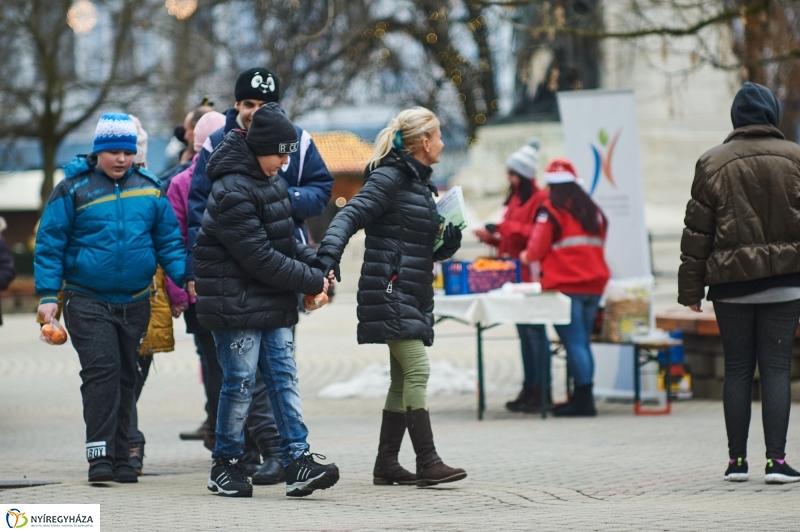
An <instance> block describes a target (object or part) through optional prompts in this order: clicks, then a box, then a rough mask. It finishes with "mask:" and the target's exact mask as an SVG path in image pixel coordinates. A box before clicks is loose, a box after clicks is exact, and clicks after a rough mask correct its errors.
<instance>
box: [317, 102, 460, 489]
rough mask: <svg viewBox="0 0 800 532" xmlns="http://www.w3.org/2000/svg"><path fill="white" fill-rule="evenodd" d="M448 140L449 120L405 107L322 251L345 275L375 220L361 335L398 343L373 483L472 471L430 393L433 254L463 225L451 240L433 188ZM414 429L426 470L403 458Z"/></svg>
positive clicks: (439, 256)
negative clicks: (444, 451) (460, 465)
mask: <svg viewBox="0 0 800 532" xmlns="http://www.w3.org/2000/svg"><path fill="white" fill-rule="evenodd" d="M443 148H444V143H443V142H442V133H441V130H440V128H439V120H438V118H436V115H435V114H433V113H432V112H431V111H429V110H428V109H424V108H422V107H414V108H412V109H407V110H405V111H403V112H401V113H400V114H399V115H398V116H397V118H394V119H393V120H392V121H391V122H390V123H389V125H388V126H387V127H386V128H384V129H383V130H382V131H381V132H380V134H379V135H378V138H377V140H376V141H375V151H374V153H373V156H372V159H371V160H370V162H369V164H368V165H367V168H366V170H365V181H364V186H363V187H362V188H361V190H360V191H359V192H358V194H356V195H355V197H353V199H352V200H351V201H350V202H348V204H347V205H346V206H345V207H344V208H343V209H342V210H341V211H340V212H339V213H338V214H337V215H336V217H335V218H334V219H333V221H332V222H331V225H330V227H329V228H328V231H327V233H326V235H325V237H324V238H323V240H322V244H321V245H320V248H319V250H318V251H317V264H318V267H319V268H320V269H322V271H323V272H326V273H328V272H331V271H332V272H334V273H335V275H336V277H337V279H339V278H340V275H339V261H340V260H341V257H342V253H343V252H344V248H345V246H347V243H348V241H349V240H350V238H351V237H352V236H353V235H354V234H355V233H356V232H357V231H358V230H359V229H362V228H363V229H365V232H366V235H367V238H366V249H365V252H364V265H363V267H362V269H361V278H360V279H359V282H358V318H359V324H358V343H360V344H367V343H373V344H375V343H377V344H383V343H385V344H387V345H388V346H389V353H390V364H391V384H390V386H389V393H388V395H387V397H386V403H385V406H384V410H383V423H382V425H381V433H380V443H379V446H378V457H377V459H376V461H375V469H374V471H373V483H374V484H378V485H386V484H389V485H391V484H407V485H414V484H416V485H418V486H429V485H434V484H440V483H444V482H454V481H457V480H461V479H463V478H465V477H466V476H467V473H466V472H465V471H464V470H463V469H456V468H452V467H449V466H447V465H445V464H444V462H443V461H442V459H441V458H440V457H439V455H438V454H437V452H436V447H435V445H434V442H433V432H432V431H431V423H430V417H429V413H428V409H427V404H426V399H425V393H426V388H427V384H428V376H429V374H430V364H429V361H428V356H427V354H426V351H425V347H426V346H430V345H432V344H433V322H434V320H433V284H432V283H433V262H434V261H441V260H446V259H449V258H450V257H452V256H453V254H455V252H456V251H457V250H458V249H459V247H461V230H460V229H459V228H458V227H457V226H456V225H453V224H448V225H447V226H446V227H445V229H444V232H443V235H442V236H443V243H442V244H441V245H440V246H439V247H438V248H437V249H436V251H434V245H435V244H436V239H437V233H439V232H440V219H439V213H438V212H437V210H436V203H435V202H434V200H433V198H432V197H431V194H432V193H434V194H435V193H436V188H435V187H434V186H433V185H432V184H431V182H430V177H431V173H432V172H433V170H432V168H431V165H432V164H435V163H437V162H439V155H440V154H441V152H442V149H443ZM406 428H408V432H409V435H410V436H411V443H412V444H413V446H414V452H415V453H416V455H417V470H416V475H415V474H413V473H410V472H409V471H407V470H405V469H404V468H403V467H402V466H401V465H400V464H399V462H398V460H397V455H398V452H399V450H400V443H401V442H402V441H403V435H404V434H405V431H406Z"/></svg>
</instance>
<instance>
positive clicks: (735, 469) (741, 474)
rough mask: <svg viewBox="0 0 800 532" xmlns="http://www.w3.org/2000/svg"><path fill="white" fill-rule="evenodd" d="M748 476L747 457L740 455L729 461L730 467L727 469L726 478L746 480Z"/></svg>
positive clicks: (738, 480)
mask: <svg viewBox="0 0 800 532" xmlns="http://www.w3.org/2000/svg"><path fill="white" fill-rule="evenodd" d="M747 478H748V473H747V458H742V457H741V456H740V457H739V458H737V459H735V460H730V461H729V462H728V469H727V470H726V471H725V480H728V481H730V482H746V481H747Z"/></svg>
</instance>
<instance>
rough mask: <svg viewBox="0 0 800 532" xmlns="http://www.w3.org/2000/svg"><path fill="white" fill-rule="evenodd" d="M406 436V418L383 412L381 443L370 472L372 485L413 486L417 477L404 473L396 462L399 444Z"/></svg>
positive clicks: (407, 472) (398, 413)
mask: <svg viewBox="0 0 800 532" xmlns="http://www.w3.org/2000/svg"><path fill="white" fill-rule="evenodd" d="M405 434H406V418H405V416H404V415H403V414H402V413H400V412H390V411H388V410H384V411H383V422H382V423H381V441H380V443H379V444H378V457H377V458H375V468H374V469H373V470H372V483H373V484H376V485H379V486H387V485H388V486H391V485H392V484H400V485H405V486H413V485H414V484H416V483H417V475H415V474H413V473H411V472H410V471H406V470H405V469H404V468H403V466H401V465H400V462H398V461H397V453H399V452H400V444H401V443H403V436H405Z"/></svg>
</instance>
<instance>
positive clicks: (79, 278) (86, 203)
mask: <svg viewBox="0 0 800 532" xmlns="http://www.w3.org/2000/svg"><path fill="white" fill-rule="evenodd" d="M64 173H65V178H64V180H63V181H62V182H60V183H59V184H58V185H57V186H56V188H55V190H53V193H52V194H51V195H50V199H49V200H48V202H47V206H46V207H45V209H44V214H43V215H42V220H41V222H40V224H39V231H38V232H37V234H36V252H35V256H34V281H35V285H36V293H37V294H39V297H40V298H41V302H42V303H51V302H52V303H55V302H57V301H58V298H57V294H58V292H59V291H60V290H61V289H62V287H63V288H64V289H67V290H75V291H79V292H82V293H85V294H87V295H89V296H91V297H94V298H97V299H100V300H102V301H107V302H109V303H126V302H130V301H134V300H137V299H140V298H144V297H147V296H148V295H149V293H150V283H151V282H152V280H153V275H155V273H156V265H157V264H160V265H161V266H162V267H163V268H164V270H165V271H166V273H167V275H168V276H169V277H170V278H171V279H172V280H173V281H174V282H175V284H177V285H178V286H181V285H183V282H184V281H183V277H184V272H185V269H186V253H185V250H184V247H183V239H182V238H181V233H180V230H179V229H178V221H177V220H176V218H175V213H174V212H173V210H172V207H171V206H170V204H169V202H168V201H167V198H166V197H165V196H164V195H163V194H162V193H161V189H160V186H161V183H160V181H159V180H158V178H156V177H155V176H154V175H153V174H151V173H150V172H148V171H146V170H143V169H133V168H132V169H131V170H129V171H128V173H127V174H126V175H125V176H123V177H122V178H120V179H118V180H116V181H114V180H113V179H111V178H110V177H108V176H107V175H106V174H105V173H103V172H102V171H100V170H98V169H96V168H94V167H93V166H91V165H90V164H89V162H88V161H87V159H86V158H85V157H80V156H78V157H76V158H75V159H73V160H72V161H71V162H70V163H69V164H67V165H66V166H65V167H64Z"/></svg>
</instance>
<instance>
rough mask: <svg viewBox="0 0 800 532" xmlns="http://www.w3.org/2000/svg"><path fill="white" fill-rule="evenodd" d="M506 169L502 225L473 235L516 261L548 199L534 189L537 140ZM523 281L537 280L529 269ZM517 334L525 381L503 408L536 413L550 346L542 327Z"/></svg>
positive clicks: (527, 326) (508, 162)
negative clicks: (505, 191)
mask: <svg viewBox="0 0 800 532" xmlns="http://www.w3.org/2000/svg"><path fill="white" fill-rule="evenodd" d="M506 167H507V169H508V181H509V183H510V185H511V186H510V190H509V192H508V197H507V198H506V202H505V206H506V208H505V211H504V212H503V218H502V221H501V222H500V223H498V224H487V225H486V227H485V228H482V229H478V230H477V231H475V235H476V236H477V237H478V238H479V239H480V240H481V242H483V243H485V244H489V245H490V246H494V247H496V248H497V255H498V256H499V257H509V258H514V259H516V258H517V257H519V254H520V253H521V252H522V250H524V249H525V245H526V244H527V243H528V238H530V235H531V230H532V229H533V221H534V218H535V216H536V212H537V211H538V210H539V207H541V206H542V203H543V202H544V201H545V200H546V199H547V190H543V189H540V188H538V187H537V186H536V175H537V173H538V168H539V140H538V139H531V140H530V141H528V144H526V145H525V146H523V147H521V148H520V149H518V150H517V151H515V152H514V153H512V154H511V155H510V156H509V158H508V159H507V160H506ZM522 280H523V281H524V282H531V281H535V280H536V279H533V278H532V276H531V269H530V268H523V269H522ZM517 332H518V334H519V340H520V351H521V352H522V367H523V370H524V374H525V380H524V382H523V384H522V391H521V392H520V393H519V395H518V396H517V398H516V399H515V400H513V401H509V402H508V403H506V408H507V409H508V410H510V411H512V412H536V411H537V410H538V409H539V407H540V406H541V382H542V375H541V367H542V366H541V362H540V361H541V357H542V356H545V355H544V354H543V353H549V351H550V343H549V342H548V341H547V333H546V330H545V328H544V326H543V325H530V324H517ZM545 379H547V377H545Z"/></svg>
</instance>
